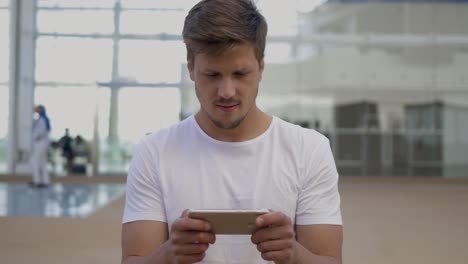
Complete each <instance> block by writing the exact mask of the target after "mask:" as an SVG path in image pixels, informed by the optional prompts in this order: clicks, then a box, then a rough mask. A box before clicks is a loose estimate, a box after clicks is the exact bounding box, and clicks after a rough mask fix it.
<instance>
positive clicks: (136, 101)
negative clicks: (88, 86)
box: [99, 87, 180, 174]
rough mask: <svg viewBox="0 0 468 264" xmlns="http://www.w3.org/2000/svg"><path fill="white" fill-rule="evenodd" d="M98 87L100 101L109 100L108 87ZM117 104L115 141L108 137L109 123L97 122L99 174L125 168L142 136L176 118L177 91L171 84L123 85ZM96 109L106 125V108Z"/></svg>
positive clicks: (178, 98)
mask: <svg viewBox="0 0 468 264" xmlns="http://www.w3.org/2000/svg"><path fill="white" fill-rule="evenodd" d="M100 90H102V91H103V92H102V93H100V98H101V100H103V101H105V100H106V99H108V100H110V96H109V95H110V93H109V91H108V89H100ZM107 105H109V104H107ZM118 105H119V110H118V113H117V114H118V128H117V131H118V140H109V137H108V136H107V135H108V134H107V132H108V126H106V125H102V126H101V125H100V129H99V133H100V139H99V142H100V144H99V172H100V173H105V174H108V173H122V172H124V171H126V169H127V166H128V164H129V162H130V158H131V153H132V150H133V146H134V145H135V144H136V143H137V142H138V141H139V140H140V139H141V138H142V137H144V136H145V135H146V134H149V133H152V132H155V131H158V130H159V129H162V128H165V127H168V126H170V125H173V124H175V123H176V122H177V121H179V113H180V92H179V89H178V88H171V87H164V88H154V87H144V88H142V87H126V88H122V89H120V90H119V94H118ZM99 111H102V112H100V113H99V116H100V118H99V122H103V123H104V124H107V123H108V119H107V118H110V113H109V112H108V108H102V107H99Z"/></svg>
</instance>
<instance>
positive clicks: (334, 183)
mask: <svg viewBox="0 0 468 264" xmlns="http://www.w3.org/2000/svg"><path fill="white" fill-rule="evenodd" d="M320 139H321V140H320V141H319V144H318V145H317V143H316V144H315V145H316V147H315V148H313V147H312V146H311V144H306V145H305V147H306V148H307V149H306V150H305V151H304V153H305V155H304V156H305V159H306V162H305V164H304V167H303V175H302V177H303V178H302V183H301V191H300V194H299V199H298V204H297V212H296V224H298V225H311V224H334V225H341V224H342V218H341V209H340V194H339V192H338V172H337V169H336V165H335V160H334V158H333V154H332V152H331V148H330V143H329V140H328V139H327V138H325V137H324V136H321V135H320Z"/></svg>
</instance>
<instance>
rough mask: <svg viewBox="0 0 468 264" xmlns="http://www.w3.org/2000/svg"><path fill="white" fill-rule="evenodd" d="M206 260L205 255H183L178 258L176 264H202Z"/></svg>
mask: <svg viewBox="0 0 468 264" xmlns="http://www.w3.org/2000/svg"><path fill="white" fill-rule="evenodd" d="M204 258H205V253H202V254H193V255H181V256H177V257H176V261H175V263H195V262H201V261H202V260H203V259H204Z"/></svg>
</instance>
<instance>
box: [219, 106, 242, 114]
mask: <svg viewBox="0 0 468 264" xmlns="http://www.w3.org/2000/svg"><path fill="white" fill-rule="evenodd" d="M238 106H239V104H232V105H219V104H217V105H216V107H217V108H218V109H220V110H221V111H223V112H226V113H230V112H233V111H234V110H236V109H237V108H238Z"/></svg>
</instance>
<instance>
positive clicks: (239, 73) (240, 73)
mask: <svg viewBox="0 0 468 264" xmlns="http://www.w3.org/2000/svg"><path fill="white" fill-rule="evenodd" d="M234 75H235V76H237V77H243V76H245V75H247V72H234Z"/></svg>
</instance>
